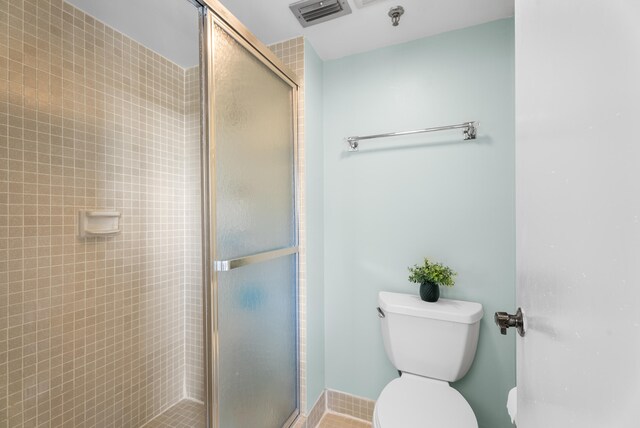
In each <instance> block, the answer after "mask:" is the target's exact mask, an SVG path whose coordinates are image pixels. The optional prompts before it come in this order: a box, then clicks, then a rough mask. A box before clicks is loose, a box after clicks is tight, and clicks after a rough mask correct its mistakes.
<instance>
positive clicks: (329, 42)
mask: <svg viewBox="0 0 640 428" xmlns="http://www.w3.org/2000/svg"><path fill="white" fill-rule="evenodd" d="M220 1H221V3H222V4H224V5H225V6H226V7H227V9H229V10H230V11H231V12H232V13H233V14H234V15H235V16H236V17H237V18H238V19H240V21H242V22H243V23H244V24H245V25H246V26H247V27H248V28H249V30H251V31H252V32H253V33H254V34H255V35H256V36H257V37H258V38H259V39H260V40H261V41H262V42H264V43H266V44H272V43H276V42H281V41H284V40H289V39H291V38H294V37H297V36H301V35H302V36H305V37H306V38H307V39H308V40H309V42H310V43H311V44H312V45H313V47H314V48H315V50H316V52H317V53H318V55H320V57H321V58H322V59H335V58H341V57H343V56H347V55H352V54H355V53H359V52H365V51H369V50H372V49H376V48H380V47H384V46H389V45H394V44H397V43H402V42H406V41H409V40H415V39H419V38H422V37H426V36H430V35H434V34H438V33H443V32H445V31H450V30H455V29H458V28H464V27H470V26H473V25H477V24H482V23H484V22H489V21H494V20H496V19H501V18H507V17H510V16H513V0H378V1H376V2H374V3H371V4H369V5H368V6H365V7H363V8H359V7H358V6H356V3H355V1H354V0H348V1H349V4H350V6H351V9H352V11H353V12H352V13H351V15H346V16H342V17H339V18H336V19H334V20H332V21H328V22H324V23H322V24H318V25H315V26H311V27H307V28H302V27H301V26H300V24H299V23H298V21H297V20H296V18H295V17H294V16H293V14H292V13H291V11H290V10H289V4H290V3H293V2H294V0H262V1H258V0H253V1H247V0H220ZM397 5H400V6H402V7H404V9H405V14H404V15H403V16H402V18H401V19H400V25H399V26H397V27H393V26H392V25H391V19H390V18H389V16H387V13H388V12H389V9H390V8H391V7H394V6H397Z"/></svg>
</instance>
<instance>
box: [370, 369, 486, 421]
mask: <svg viewBox="0 0 640 428" xmlns="http://www.w3.org/2000/svg"><path fill="white" fill-rule="evenodd" d="M374 427H375V428H478V422H477V421H476V416H475V414H474V413H473V410H472V409H471V406H469V403H467V400H465V399H464V397H463V396H462V395H461V394H460V393H459V392H458V391H456V390H455V389H453V388H451V387H450V386H449V384H448V383H447V382H444V381H439V380H435V379H429V378H425V377H421V376H416V375H412V374H409V373H403V374H402V377H400V378H398V379H394V380H393V381H391V382H390V383H389V384H388V385H387V386H385V387H384V389H383V390H382V392H381V393H380V397H378V400H377V402H376V406H375V410H374Z"/></svg>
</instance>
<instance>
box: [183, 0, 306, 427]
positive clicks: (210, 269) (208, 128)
mask: <svg viewBox="0 0 640 428" xmlns="http://www.w3.org/2000/svg"><path fill="white" fill-rule="evenodd" d="M190 1H192V2H193V3H195V4H196V5H198V6H200V11H201V19H200V39H201V40H200V81H201V105H202V108H201V111H202V119H201V123H202V126H201V129H202V131H201V132H202V134H201V140H202V141H201V162H202V165H201V171H202V174H201V180H202V183H201V189H202V260H203V263H202V269H203V272H202V274H203V275H202V278H203V284H202V286H203V297H204V299H203V303H204V305H203V306H204V307H203V311H204V329H203V331H204V335H205V337H204V344H205V346H204V348H205V385H206V402H205V407H206V425H205V426H206V427H207V428H223V427H220V426H219V423H220V408H219V402H220V400H219V396H218V389H217V385H218V383H219V382H218V379H219V367H218V361H219V351H220V344H219V334H218V333H219V330H218V317H217V310H216V309H217V307H218V277H217V269H216V266H214V264H215V263H214V260H216V254H217V253H216V228H215V225H216V209H215V208H216V206H215V195H214V194H213V193H212V192H214V191H215V188H216V187H215V185H216V182H215V174H213V173H212V172H213V168H214V166H215V153H216V150H215V147H216V146H215V130H214V120H213V115H214V100H215V81H214V76H213V66H214V63H215V49H214V33H213V29H214V25H218V26H219V27H221V28H222V29H224V30H225V32H227V34H229V35H230V36H231V37H233V39H234V40H235V41H237V42H238V43H239V44H240V45H241V46H243V47H244V48H245V49H246V50H247V51H249V52H250V53H252V54H253V55H254V56H255V58H257V59H258V60H260V61H261V62H262V63H263V64H264V65H266V66H267V67H268V68H269V69H270V70H271V71H272V72H274V73H275V74H276V75H278V76H279V77H280V78H281V79H282V80H283V81H284V82H285V83H287V84H288V85H289V86H290V87H291V89H292V99H291V102H292V113H293V117H292V139H293V141H292V143H293V163H294V165H293V175H294V176H293V177H292V180H293V185H294V188H293V193H294V201H293V202H294V220H295V221H294V247H295V252H293V253H295V254H297V257H296V274H295V281H296V284H295V290H296V295H295V302H296V309H295V313H296V320H295V321H296V328H295V330H296V356H295V357H296V409H295V410H294V412H293V413H292V414H291V416H290V417H289V419H288V420H287V421H286V423H285V424H284V425H283V426H284V427H289V426H291V425H292V424H293V422H294V421H295V420H296V419H297V418H298V416H299V415H300V402H301V396H300V394H301V391H300V341H299V333H300V325H299V322H300V320H299V309H300V308H299V283H300V278H299V271H300V269H299V261H300V257H299V253H298V245H299V244H298V243H299V218H300V217H299V207H300V205H299V200H300V199H299V190H300V189H299V179H298V96H299V87H300V80H299V78H298V77H297V76H296V75H295V73H293V72H292V71H291V70H290V69H289V68H288V67H287V66H286V65H285V64H284V63H283V62H282V61H281V60H280V59H279V58H278V57H276V55H275V54H274V53H273V52H272V51H271V50H270V49H269V48H268V47H267V46H266V45H264V44H263V43H262V42H260V41H259V40H258V39H257V38H256V37H255V36H254V35H253V34H251V32H250V31H249V30H248V29H247V28H246V27H245V26H244V25H243V24H242V23H241V22H240V21H239V20H238V19H237V18H236V17H235V16H233V15H232V14H231V13H230V12H229V11H228V10H227V9H226V8H225V7H224V6H223V5H222V4H221V3H220V2H219V1H218V0H190ZM289 254H291V253H289Z"/></svg>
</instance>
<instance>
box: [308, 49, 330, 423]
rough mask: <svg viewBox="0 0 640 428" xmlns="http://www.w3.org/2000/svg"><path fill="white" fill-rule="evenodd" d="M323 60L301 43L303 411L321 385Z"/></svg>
mask: <svg viewBox="0 0 640 428" xmlns="http://www.w3.org/2000/svg"><path fill="white" fill-rule="evenodd" d="M322 72H323V63H322V61H321V60H320V58H319V57H318V55H317V54H316V52H315V51H314V50H313V47H312V46H311V45H310V44H309V42H307V41H305V44H304V86H305V88H304V90H305V115H304V128H305V155H304V162H305V175H306V188H305V198H306V200H305V209H306V222H307V224H306V238H307V265H306V269H307V409H306V410H307V411H310V410H311V408H312V407H313V405H314V404H315V402H316V400H317V399H318V397H320V394H322V391H323V390H324V388H325V358H324V356H325V348H324V334H325V331H324V210H323V205H324V200H323V198H324V160H323V159H324V149H323V146H322V114H323V109H322V104H323V103H322V96H323V80H322Z"/></svg>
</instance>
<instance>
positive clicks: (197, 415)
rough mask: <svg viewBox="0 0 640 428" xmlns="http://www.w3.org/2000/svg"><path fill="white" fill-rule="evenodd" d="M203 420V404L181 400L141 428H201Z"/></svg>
mask: <svg viewBox="0 0 640 428" xmlns="http://www.w3.org/2000/svg"><path fill="white" fill-rule="evenodd" d="M204 418H205V410H204V404H202V403H198V402H197V401H192V400H181V401H178V402H177V403H176V404H174V405H173V406H171V407H169V408H168V409H167V410H165V411H164V412H162V413H161V414H160V415H158V416H156V417H155V418H153V419H152V420H150V421H149V422H147V423H146V424H145V425H144V426H143V428H202V427H204Z"/></svg>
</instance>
